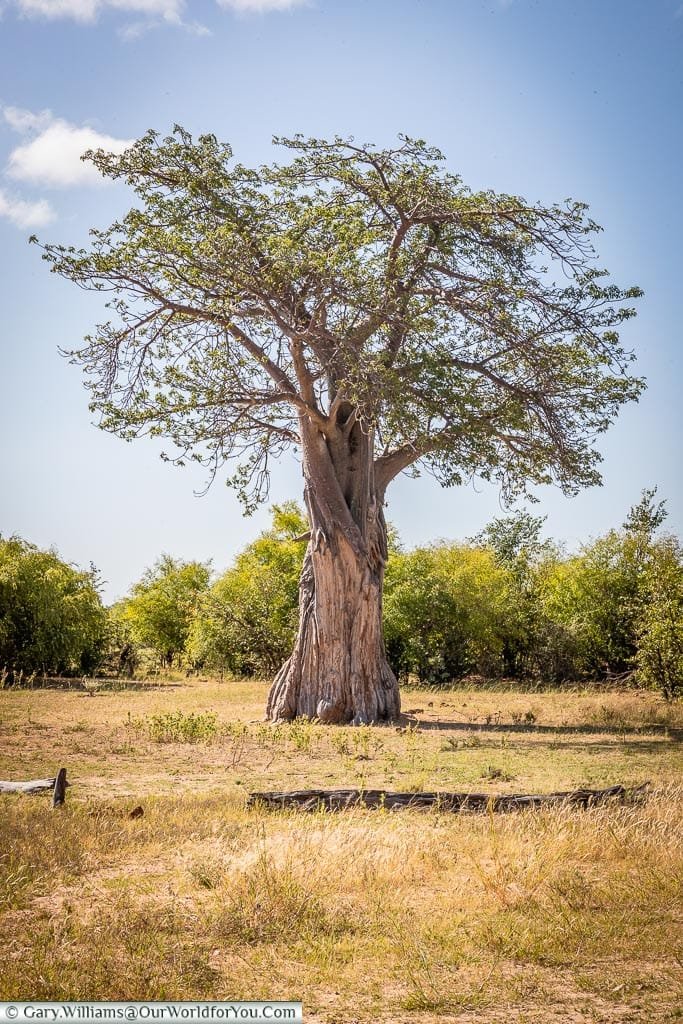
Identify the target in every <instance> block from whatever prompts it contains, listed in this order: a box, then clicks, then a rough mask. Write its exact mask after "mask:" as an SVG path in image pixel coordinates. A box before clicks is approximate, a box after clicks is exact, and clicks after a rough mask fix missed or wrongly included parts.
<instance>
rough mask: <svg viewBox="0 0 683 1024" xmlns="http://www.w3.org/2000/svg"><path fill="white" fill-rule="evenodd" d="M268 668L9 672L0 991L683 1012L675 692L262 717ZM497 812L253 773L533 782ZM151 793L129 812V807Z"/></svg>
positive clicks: (436, 699)
mask: <svg viewBox="0 0 683 1024" xmlns="http://www.w3.org/2000/svg"><path fill="white" fill-rule="evenodd" d="M264 698H265V687H264V686H263V685H262V684H257V683H233V682H225V683H215V682H208V681H192V682H188V683H178V684H169V685H164V686H160V687H144V688H140V689H129V690H120V691H107V690H103V691H100V692H97V693H95V694H94V695H89V694H88V693H85V692H82V691H77V690H74V691H59V690H42V691H22V692H13V691H4V692H0V778H31V777H39V776H45V775H50V774H54V772H55V771H56V769H57V768H58V767H59V766H60V765H62V764H64V765H66V766H67V768H68V771H69V777H70V779H71V781H72V783H73V786H72V788H71V789H70V791H69V794H68V797H67V803H66V806H65V807H64V808H62V809H61V810H60V811H57V812H52V811H51V810H50V809H49V797H48V796H47V795H44V796H42V795H41V796H34V797H25V796H24V797H22V796H4V797H2V800H1V802H0V943H1V944H2V949H3V959H2V967H1V968H0V999H21V998H62V999H66V998H103V999H107V998H131V999H134V998H138V999H140V998H144V999H151V998H157V999H164V998H190V997H195V998H200V997H203V998H239V997H242V998H278V997H279V998H292V999H294V998H301V999H303V1001H304V1010H305V1019H306V1020H307V1021H311V1022H313V1021H319V1022H323V1021H324V1022H326V1024H334V1022H339V1024H341V1022H342V1021H343V1022H353V1021H356V1022H363V1024H365V1022H370V1021H383V1022H386V1024H389V1022H394V1021H417V1022H420V1024H431V1022H433V1021H437V1020H450V1021H463V1022H464V1021H474V1020H476V1021H482V1022H498V1021H500V1022H502V1021H506V1022H507V1021H510V1020H514V1021H520V1022H523V1021H527V1022H558V1024H559V1022H560V1021H563V1022H564V1021H569V1022H583V1021H610V1022H612V1021H614V1022H617V1021H618V1022H624V1024H626V1022H641V1021H642V1022H643V1024H645V1022H650V1021H673V1020H680V1019H682V1014H681V1010H680V1007H681V1002H682V1000H681V996H682V995H683V987H682V986H683V943H682V941H681V940H682V937H683V929H682V927H681V925H682V923H683V843H682V839H683V834H682V833H683V830H682V828H681V825H682V822H683V813H682V809H683V806H682V805H683V800H682V797H683V787H682V785H681V783H682V779H683V776H682V773H681V769H682V768H683V759H682V758H681V739H682V738H683V707H681V705H680V704H679V705H673V706H667V705H665V704H664V703H663V702H662V701H660V700H659V699H658V698H657V697H656V696H654V695H651V694H638V693H633V692H631V693H613V692H605V693H600V694H595V693H580V692H570V693H557V692H555V693H553V692H550V693H536V694H533V693H523V692H519V691H509V692H502V691H495V690H481V689H479V690H478V689H475V688H472V689H459V690H452V691H440V692H439V693H429V692H420V691H415V690H413V691H409V692H407V693H406V694H404V707H405V709H406V711H407V715H406V717H405V720H404V723H403V725H402V726H401V728H398V729H397V728H394V727H387V728H360V729H344V728H334V727H323V726H317V725H312V724H310V723H298V724H297V723H295V724H293V725H290V726H286V727H283V726H280V727H271V726H269V725H265V724H264V723H262V721H261V716H262V709H263V703H264ZM648 779H649V780H651V782H652V783H653V788H652V794H651V796H650V797H649V799H647V800H646V801H645V802H643V803H639V804H632V805H627V806H623V807H600V808H594V809H592V810H589V811H579V810H569V809H566V808H564V809H554V810H546V811H542V812H527V813H516V814H510V815H496V816H494V815H491V816H487V815H479V816H478V815H463V816H458V815H446V814H438V813H431V812H419V811H408V812H401V813H398V814H392V813H389V812H382V811H376V812H372V811H361V810H354V811H351V812H346V813H343V814H340V815H333V814H327V815H326V814H317V815H298V814H296V813H272V812H271V813H268V812H264V811H258V810H253V811H247V810H246V808H245V798H246V793H247V792H248V791H249V790H253V789H277V788H288V789H294V788H303V787H309V786H310V787H314V786H315V787H318V786H319V787H334V786H337V785H344V786H361V785H363V786H368V787H388V788H392V789H401V790H414V791H419V790H421V789H459V790H463V789H470V790H477V791H484V792H491V793H495V792H540V791H547V790H552V789H564V788H574V787H577V786H583V785H589V786H596V787H597V786H606V785H609V784H611V783H614V782H624V783H628V784H639V783H641V782H643V781H645V780H648ZM138 804H141V805H142V806H143V808H144V815H143V816H142V817H138V818H130V817H129V812H130V810H131V809H132V808H134V807H135V806H136V805H138Z"/></svg>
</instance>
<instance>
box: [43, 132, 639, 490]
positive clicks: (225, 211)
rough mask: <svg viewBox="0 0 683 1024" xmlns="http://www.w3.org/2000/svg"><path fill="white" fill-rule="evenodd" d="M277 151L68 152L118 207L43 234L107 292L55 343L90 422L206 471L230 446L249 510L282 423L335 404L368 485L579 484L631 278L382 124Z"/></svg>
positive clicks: (576, 211)
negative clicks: (356, 445)
mask: <svg viewBox="0 0 683 1024" xmlns="http://www.w3.org/2000/svg"><path fill="white" fill-rule="evenodd" d="M276 142H278V143H279V144H280V145H281V146H283V147H285V149H286V150H287V151H289V152H290V153H291V154H292V159H291V161H290V162H289V163H286V164H273V165H271V166H263V167H259V168H256V169H250V168H248V167H245V166H243V165H242V164H240V163H237V162H235V161H234V160H233V154H232V150H231V148H230V146H228V145H226V144H223V143H220V142H219V141H218V140H217V139H216V138H215V137H214V136H213V135H203V136H200V137H199V138H198V139H197V140H196V141H195V140H194V139H193V138H192V137H191V135H190V134H189V133H188V132H187V131H185V130H184V129H183V128H180V127H176V128H175V129H174V131H173V133H172V135H171V136H169V137H168V138H161V137H160V136H159V135H158V134H157V133H156V132H153V131H150V132H148V133H147V134H146V135H144V136H143V137H142V138H141V139H140V140H139V141H138V142H136V143H135V144H134V145H133V146H132V147H131V148H130V149H128V150H127V151H126V152H124V153H123V154H121V155H113V154H109V153H105V152H102V151H97V152H94V153H90V154H87V158H88V159H90V160H92V161H93V163H94V164H95V165H96V167H97V168H98V169H99V170H100V171H101V172H102V174H103V175H105V176H107V177H110V178H113V179H123V180H124V181H126V182H128V183H129V185H131V186H132V188H133V190H134V192H135V193H136V195H137V198H138V201H139V205H138V206H137V207H135V208H133V209H131V210H130V212H129V213H127V214H126V215H125V216H124V217H123V218H122V219H121V220H120V221H117V222H116V223H114V224H113V225H112V226H111V227H109V228H107V229H104V230H94V231H93V232H92V245H91V247H90V248H89V249H77V248H73V247H65V246H60V245H47V246H45V247H44V258H45V259H47V260H48V261H49V262H50V263H51V264H52V269H53V270H54V271H56V272H57V273H59V274H62V275H64V276H65V277H67V278H70V279H71V280H73V281H75V282H76V283H77V284H79V285H80V286H82V287H84V288H93V289H97V290H101V291H103V292H106V293H112V298H111V299H110V302H109V306H110V309H111V312H112V319H111V320H110V321H109V322H107V323H104V324H102V325H100V326H99V327H98V329H97V331H96V333H95V334H94V335H92V336H91V337H88V338H87V339H86V343H85V346H84V347H83V348H81V349H80V350H78V351H76V352H74V353H72V355H73V358H74V359H75V360H76V361H78V362H79V363H81V364H82V366H83V367H84V369H85V371H86V374H87V376H88V380H89V385H88V386H89V387H90V390H91V400H92V408H93V409H94V410H95V411H97V412H98V413H99V415H100V423H101V425H102V427H104V428H105V429H106V430H110V431H113V432H115V433H118V434H120V435H122V436H124V437H127V438H129V437H133V436H137V435H139V434H144V433H149V434H152V435H160V436H164V437H166V438H169V439H170V440H171V441H172V442H173V443H174V450H173V452H172V453H171V454H170V455H169V456H168V457H170V458H173V459H174V460H175V461H177V462H179V463H182V462H184V461H185V460H186V459H188V458H190V459H196V460H198V461H200V462H202V463H204V464H206V465H207V466H208V467H209V469H210V472H211V475H212V476H213V474H214V473H215V472H216V470H217V469H218V468H219V467H221V466H222V465H223V463H224V462H225V461H226V460H229V459H232V458H234V457H236V459H237V469H236V471H235V472H234V474H233V476H232V482H233V483H234V484H235V485H236V486H237V488H238V490H239V492H240V493H241V495H242V497H243V498H244V500H245V502H246V504H247V507H250V508H251V507H253V504H254V502H257V501H259V500H261V499H263V498H264V497H265V494H266V490H267V483H268V471H269V464H270V459H271V458H272V457H273V456H278V455H279V454H280V453H281V452H282V451H283V450H285V449H287V448H289V447H290V446H294V447H298V446H299V445H300V443H301V431H300V422H301V421H300V418H299V417H301V416H303V417H304V418H305V419H306V421H307V422H310V423H311V424H313V426H314V427H315V428H317V430H318V431H319V432H320V433H321V434H322V435H323V436H325V437H328V438H329V437H330V436H331V434H332V426H333V424H335V423H338V422H339V417H338V414H339V412H340V408H341V406H342V404H343V403H346V405H345V407H344V408H345V410H346V411H344V412H343V416H344V421H345V422H347V421H348V420H349V419H353V421H355V422H359V423H361V424H362V425H363V429H364V430H365V431H371V432H372V438H373V447H374V451H375V456H376V465H375V476H376V481H377V487H378V490H379V491H380V492H381V493H383V492H384V490H385V488H386V486H387V484H388V483H389V482H390V481H391V479H392V478H393V477H394V476H395V475H396V474H397V473H399V472H401V471H403V470H405V469H407V468H408V467H410V466H413V465H414V464H416V463H418V464H420V465H422V466H424V467H426V468H428V469H429V470H431V471H432V472H433V473H434V474H435V475H436V476H437V478H438V479H439V480H440V481H441V482H442V483H444V484H457V483H460V482H462V481H463V480H465V479H467V478H469V477H471V476H473V475H478V476H480V477H483V478H486V479H495V480H498V481H499V482H500V483H501V485H502V487H503V489H504V492H505V493H506V495H508V496H511V495H513V494H516V493H518V492H519V491H520V490H522V489H523V488H524V487H525V486H527V485H528V484H529V483H544V482H551V481H555V482H557V483H559V485H560V486H561V487H563V488H564V489H565V491H567V492H569V493H571V492H573V491H575V490H577V489H578V488H580V487H582V486H585V485H590V484H595V483H597V482H598V481H599V479H600V477H599V472H598V463H599V455H598V453H597V452H596V450H595V448H594V441H595V438H596V436H597V435H598V434H600V433H601V432H602V431H604V430H605V429H606V428H607V426H608V424H609V423H610V422H611V420H612V419H613V418H614V416H615V414H616V412H617V410H618V408H619V406H620V405H621V404H622V403H624V402H626V401H629V400H633V399H635V398H637V396H638V394H639V393H640V391H641V388H642V386H643V385H642V381H640V380H638V379H636V378H634V377H632V376H631V375H630V373H629V368H630V364H631V360H632V356H631V354H630V353H629V352H627V351H626V350H625V349H624V347H622V345H621V343H620V341H619V336H618V332H617V328H618V326H619V325H620V324H621V323H622V322H623V321H624V320H626V319H628V318H629V317H631V316H632V315H633V309H632V308H631V305H630V300H632V299H634V298H636V297H637V296H639V295H640V294H641V293H640V290H639V289H638V288H635V287H632V288H627V289H625V290H624V289H621V288H619V287H617V286H616V285H614V284H612V283H610V282H609V281H608V280H607V279H606V272H605V271H604V270H602V269H601V268H600V267H599V265H598V264H597V262H596V259H595V254H594V250H593V245H592V242H593V238H594V236H595V234H596V232H598V230H599V228H598V225H597V224H596V223H595V222H594V221H593V220H592V219H591V218H590V217H589V215H588V211H587V207H586V206H585V204H583V203H580V202H575V201H571V200H567V201H566V202H565V203H562V204H559V205H544V204H541V203H529V202H527V201H526V200H525V199H523V198H521V197H519V196H515V195H504V194H497V193H494V192H491V191H473V190H471V189H470V188H468V187H467V186H465V185H464V184H463V182H462V181H461V179H460V178H459V177H458V176H457V175H455V174H453V173H451V172H449V171H448V170H446V169H445V168H444V165H443V157H442V154H441V153H440V152H439V151H438V150H437V149H435V148H433V147H431V146H428V145H427V144H426V143H424V142H422V141H420V140H416V139H411V138H407V137H403V136H401V137H400V138H399V141H398V143H397V144H396V145H395V146H393V147H390V148H384V149H382V148H378V147H375V146H373V145H360V144H356V143H355V142H354V141H353V140H351V139H342V138H335V139H333V140H332V141H329V142H328V141H323V140H320V139H305V138H303V137H300V136H296V137H294V138H293V139H279V140H276ZM335 417H337V418H336V419H335Z"/></svg>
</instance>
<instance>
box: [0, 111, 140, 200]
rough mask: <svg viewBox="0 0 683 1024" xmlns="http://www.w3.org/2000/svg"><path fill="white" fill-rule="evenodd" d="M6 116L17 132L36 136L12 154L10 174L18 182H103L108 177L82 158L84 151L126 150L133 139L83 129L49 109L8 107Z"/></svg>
mask: <svg viewBox="0 0 683 1024" xmlns="http://www.w3.org/2000/svg"><path fill="white" fill-rule="evenodd" d="M3 115H4V118H5V120H6V121H7V123H8V124H10V125H11V127H12V128H14V129H15V131H19V132H21V133H22V134H31V135H33V138H31V139H30V141H28V142H24V143H22V144H21V145H20V146H17V147H16V148H15V149H13V150H12V152H11V153H10V155H9V159H8V161H7V171H6V173H7V174H8V176H9V177H11V178H14V179H15V180H17V181H28V182H32V183H34V184H40V185H45V186H48V187H52V188H65V187H68V186H70V185H101V184H103V181H104V179H103V178H102V177H101V175H100V173H99V171H98V170H96V168H95V167H93V165H92V164H90V163H84V162H83V161H82V160H81V157H82V155H83V153H85V151H86V150H87V149H106V150H108V151H109V152H111V153H122V152H123V150H124V149H126V147H127V146H130V145H131V141H132V140H128V139H116V138H114V137H113V136H111V135H103V134H102V133H100V132H97V131H95V129H94V128H88V127H82V128H79V127H77V126H76V125H73V124H69V122H68V121H64V120H62V119H61V118H54V117H52V115H51V114H50V112H49V111H42V113H40V114H33V113H31V111H28V110H21V109H19V108H18V107H5V108H4V110H3Z"/></svg>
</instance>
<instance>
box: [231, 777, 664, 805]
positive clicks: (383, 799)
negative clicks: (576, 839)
mask: <svg viewBox="0 0 683 1024" xmlns="http://www.w3.org/2000/svg"><path fill="white" fill-rule="evenodd" d="M648 786H649V782H644V783H643V784H642V785H641V786H636V787H632V788H630V789H629V788H627V787H626V786H609V787H608V788H607V789H573V790H569V791H567V792H561V793H530V794H527V793H525V794H520V793H511V794H507V793H506V794H498V795H493V794H490V793H392V792H390V791H388V790H385V789H300V790H293V791H290V792H280V793H278V792H272V793H250V794H249V799H248V800H247V807H268V808H273V809H277V810H282V809H287V810H300V811H319V810H327V811H344V810H347V809H348V808H351V807H370V808H384V809H386V810H402V809H410V810H415V809H423V808H427V807H433V808H435V809H436V810H439V811H451V812H455V813H457V812H459V811H514V810H523V809H526V808H535V807H552V806H558V805H562V804H572V805H574V806H578V807H592V806H593V805H594V804H598V803H604V802H605V801H607V800H620V801H623V800H627V799H630V798H631V797H634V796H636V795H638V794H640V795H642V794H643V793H644V792H645V790H646V789H647V787H648Z"/></svg>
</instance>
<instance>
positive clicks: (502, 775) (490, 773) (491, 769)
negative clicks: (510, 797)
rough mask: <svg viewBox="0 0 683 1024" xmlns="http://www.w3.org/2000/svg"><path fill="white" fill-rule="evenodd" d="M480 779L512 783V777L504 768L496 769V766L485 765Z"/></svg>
mask: <svg viewBox="0 0 683 1024" xmlns="http://www.w3.org/2000/svg"><path fill="white" fill-rule="evenodd" d="M481 777H482V779H488V780H489V781H490V782H512V780H513V779H514V777H515V776H514V775H510V773H509V772H506V771H505V769H504V768H498V767H497V766H496V765H493V764H487V765H486V768H485V769H484V771H483V772H482V775H481Z"/></svg>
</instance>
